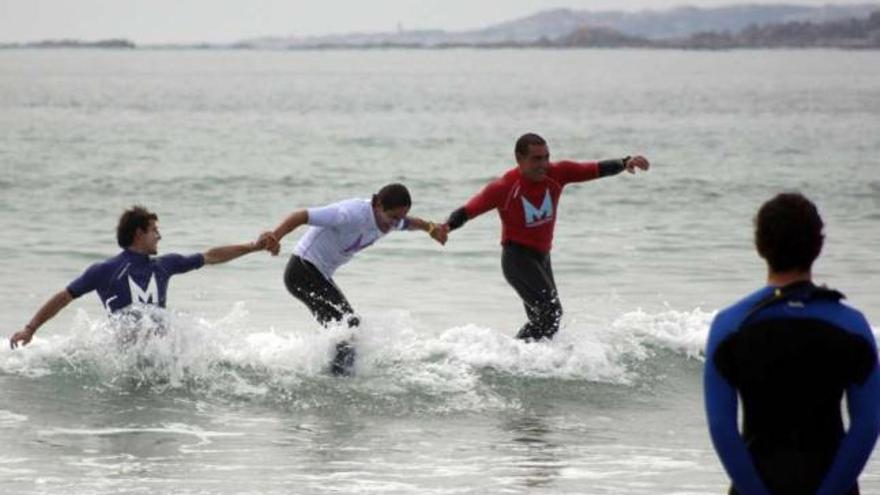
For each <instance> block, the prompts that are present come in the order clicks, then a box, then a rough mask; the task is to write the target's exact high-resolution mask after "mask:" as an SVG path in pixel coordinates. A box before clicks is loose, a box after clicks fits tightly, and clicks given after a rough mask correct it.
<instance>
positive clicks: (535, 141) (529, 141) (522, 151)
mask: <svg viewBox="0 0 880 495" xmlns="http://www.w3.org/2000/svg"><path fill="white" fill-rule="evenodd" d="M532 145H536V146H547V141H544V138H542V137H541V136H539V135H537V134H535V133H532V132H529V133H526V134H523V135H522V136H520V137H519V139H517V140H516V146H515V147H514V148H513V152H514V153H516V156H526V155H528V154H529V146H532Z"/></svg>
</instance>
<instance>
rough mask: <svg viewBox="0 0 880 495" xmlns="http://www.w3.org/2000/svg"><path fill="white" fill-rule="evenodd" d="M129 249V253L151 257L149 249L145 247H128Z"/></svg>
mask: <svg viewBox="0 0 880 495" xmlns="http://www.w3.org/2000/svg"><path fill="white" fill-rule="evenodd" d="M127 249H128V251H129V252H132V253H134V254H140V255H143V256H149V255H150V252H149V250H148V249H147V248H144V247H140V246H128V248H127Z"/></svg>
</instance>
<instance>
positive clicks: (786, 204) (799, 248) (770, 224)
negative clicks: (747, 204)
mask: <svg viewBox="0 0 880 495" xmlns="http://www.w3.org/2000/svg"><path fill="white" fill-rule="evenodd" d="M823 227H824V224H823V223H822V218H821V217H820V216H819V211H818V210H817V209H816V205H814V204H813V203H812V202H811V201H810V200H809V199H807V198H806V197H804V196H803V195H802V194H800V193H782V194H778V195H776V197H774V198H773V199H771V200H770V201H767V202H766V203H764V204H763V205H762V206H761V209H760V210H758V214H757V215H756V216H755V247H756V248H757V249H758V254H760V255H761V257H762V258H764V259H765V260H766V261H767V265H768V266H769V267H770V271H771V272H774V273H783V272H792V271H797V272H809V271H810V269H811V268H812V266H813V262H814V261H816V258H818V257H819V253H820V252H821V251H822V243H823V241H824V240H825V235H824V234H823V233H822V228H823Z"/></svg>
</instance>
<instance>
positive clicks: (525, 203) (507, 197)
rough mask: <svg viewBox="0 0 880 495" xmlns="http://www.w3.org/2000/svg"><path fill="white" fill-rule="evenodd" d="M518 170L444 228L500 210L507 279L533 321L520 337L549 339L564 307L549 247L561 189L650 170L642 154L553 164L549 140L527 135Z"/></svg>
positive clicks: (520, 146)
mask: <svg viewBox="0 0 880 495" xmlns="http://www.w3.org/2000/svg"><path fill="white" fill-rule="evenodd" d="M515 154H516V162H517V167H516V168H513V169H511V170H508V171H507V172H506V173H505V174H504V175H503V176H501V178H499V179H496V180H494V181H492V182H490V183H489V184H487V185H486V186H485V187H484V188H483V190H482V191H480V192H479V194H477V195H476V196H474V197H473V198H471V199H470V200H469V201H468V202H467V203H466V204H465V205H464V206H463V207H461V208H459V209H457V210H455V211H454V212H452V214H451V215H450V216H449V219H448V220H447V221H446V224H445V225H444V226H442V228H444V229H446V230H447V231H452V230H455V229H457V228H459V227H461V226H462V225H463V224H464V223H465V222H466V221H468V220H470V219H472V218H474V217H476V216H478V215H481V214H483V213H486V212H487V211H489V210H493V209H497V210H498V214H499V216H500V217H501V245H502V246H503V251H502V254H501V267H502V270H503V271H504V278H505V279H507V282H508V283H509V284H510V285H511V286H513V288H514V290H516V292H517V294H519V297H520V298H522V300H523V304H524V306H525V308H526V314H527V315H528V318H529V321H528V323H526V324H525V325H524V326H523V327H522V328H521V329H520V331H519V332H518V333H517V334H516V337H517V338H518V339H524V340H529V341H531V340H540V339H550V338H552V337H553V334H555V333H556V331H557V330H558V329H559V321H560V319H561V318H562V305H561V304H560V303H559V295H558V294H557V292H556V283H555V282H554V281H553V268H552V267H551V266H550V247H551V245H552V242H553V227H554V226H555V225H556V211H557V207H558V205H559V195H560V194H561V193H562V188H563V187H565V185H566V184H568V183H570V182H584V181H588V180H592V179H598V178H600V177H607V176H609V175H616V174H619V173H620V172H622V171H623V170H626V171H628V172H630V173H635V170H636V169H637V168H638V169H642V170H648V167H649V163H648V160H646V159H645V158H644V157H642V156H632V157H629V156H628V157H626V158H618V159H614V160H603V161H600V162H585V163H577V162H569V161H561V162H555V163H551V162H550V151H549V150H548V148H547V142H546V141H544V139H543V138H542V137H541V136H538V135H537V134H525V135H523V136H521V137H520V138H519V140H517V142H516V149H515Z"/></svg>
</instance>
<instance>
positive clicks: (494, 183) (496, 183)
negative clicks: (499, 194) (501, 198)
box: [486, 168, 520, 191]
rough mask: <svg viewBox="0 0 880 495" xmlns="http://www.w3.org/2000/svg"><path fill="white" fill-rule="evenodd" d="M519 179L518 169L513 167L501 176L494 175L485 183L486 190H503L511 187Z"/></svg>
mask: <svg viewBox="0 0 880 495" xmlns="http://www.w3.org/2000/svg"><path fill="white" fill-rule="evenodd" d="M519 179H520V173H519V169H516V168H513V169H510V170H508V171H507V172H504V174H503V175H501V177H496V178H494V179H492V180H491V181H489V183H488V184H486V190H487V191H505V190H507V189H510V188H511V187H513V185H514V184H516V183H517V182H518V181H519Z"/></svg>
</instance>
